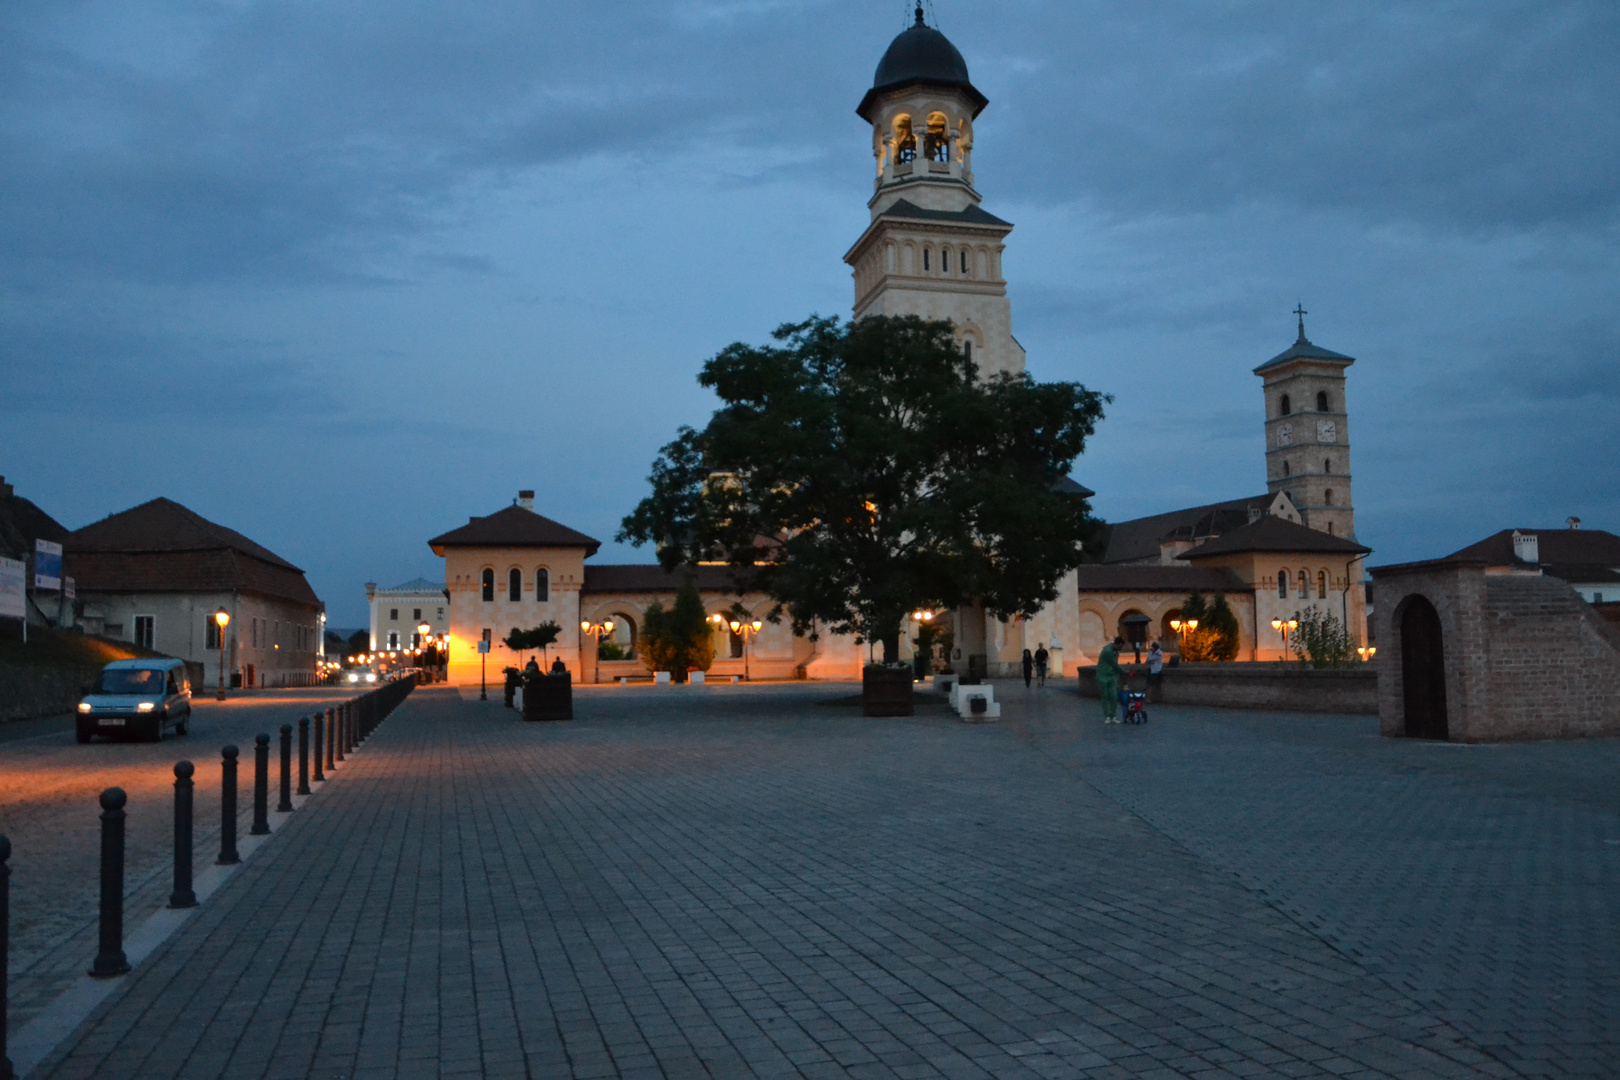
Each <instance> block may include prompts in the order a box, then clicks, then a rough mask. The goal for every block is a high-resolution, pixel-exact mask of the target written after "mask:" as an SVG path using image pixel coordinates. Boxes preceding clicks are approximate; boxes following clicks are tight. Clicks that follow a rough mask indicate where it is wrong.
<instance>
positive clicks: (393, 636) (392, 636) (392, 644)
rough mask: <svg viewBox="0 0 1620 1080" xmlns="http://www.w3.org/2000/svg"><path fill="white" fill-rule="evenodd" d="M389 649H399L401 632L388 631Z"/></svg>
mask: <svg viewBox="0 0 1620 1080" xmlns="http://www.w3.org/2000/svg"><path fill="white" fill-rule="evenodd" d="M388 647H389V648H390V649H397V648H399V631H398V630H390V631H388Z"/></svg>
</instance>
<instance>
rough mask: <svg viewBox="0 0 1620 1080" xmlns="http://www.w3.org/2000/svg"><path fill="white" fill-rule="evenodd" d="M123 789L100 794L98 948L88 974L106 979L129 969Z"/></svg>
mask: <svg viewBox="0 0 1620 1080" xmlns="http://www.w3.org/2000/svg"><path fill="white" fill-rule="evenodd" d="M128 801H129V796H127V795H125V794H124V789H123V788H115V787H110V788H108V789H107V790H106V791H103V792H102V793H101V951H100V952H98V953H96V962H95V965H94V966H93V967H92V968H91V969H90V974H91V976H92V977H94V978H97V979H110V978H112V977H113V976H114V975H122V974H124V973H125V972H126V971H128V970H129V960H128V959H127V958H126V957H125V956H124V804H125V803H126V802H128Z"/></svg>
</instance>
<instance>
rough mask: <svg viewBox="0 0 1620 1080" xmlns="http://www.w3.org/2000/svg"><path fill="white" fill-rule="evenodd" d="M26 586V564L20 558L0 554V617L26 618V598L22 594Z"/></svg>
mask: <svg viewBox="0 0 1620 1080" xmlns="http://www.w3.org/2000/svg"><path fill="white" fill-rule="evenodd" d="M27 587H28V564H27V563H25V562H23V561H22V560H21V559H7V558H5V557H3V556H0V618H4V619H23V618H27V616H28V608H27V606H26V605H27V598H26V596H25V595H24V590H25V589H26V588H27Z"/></svg>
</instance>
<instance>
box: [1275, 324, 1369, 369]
mask: <svg viewBox="0 0 1620 1080" xmlns="http://www.w3.org/2000/svg"><path fill="white" fill-rule="evenodd" d="M1290 360H1326V361H1328V362H1329V363H1335V364H1346V365H1349V364H1353V363H1355V362H1356V358H1355V357H1353V356H1346V355H1344V353H1336V352H1334V351H1333V350H1332V349H1324V348H1322V346H1320V345H1316V344H1313V343H1312V342H1311V341H1310V339H1309V338H1307V337H1306V336H1305V331H1304V329H1303V328H1302V329H1301V330H1300V332H1299V339H1298V340H1297V341H1295V342H1294V343H1293V344H1292V345H1290V346H1289V347H1288V348H1286V349H1284V350H1283V351H1282V352H1280V353H1278V354H1277V355H1276V356H1273V357H1272V358H1271V359H1270V360H1267V361H1266V362H1265V363H1263V364H1261V365H1260V366H1259V367H1257V368H1255V369H1254V373H1255V374H1256V375H1258V374H1260V373H1261V372H1262V371H1269V370H1270V369H1272V368H1274V367H1281V366H1282V365H1283V364H1286V363H1288V362H1289V361H1290Z"/></svg>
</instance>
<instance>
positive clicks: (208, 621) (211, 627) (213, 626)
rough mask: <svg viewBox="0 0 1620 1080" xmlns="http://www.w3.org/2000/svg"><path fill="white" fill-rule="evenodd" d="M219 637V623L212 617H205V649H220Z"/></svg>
mask: <svg viewBox="0 0 1620 1080" xmlns="http://www.w3.org/2000/svg"><path fill="white" fill-rule="evenodd" d="M219 636H220V635H219V623H217V622H215V621H214V617H213V616H212V615H209V616H207V617H205V618H204V619H203V648H205V649H217V648H219Z"/></svg>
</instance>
